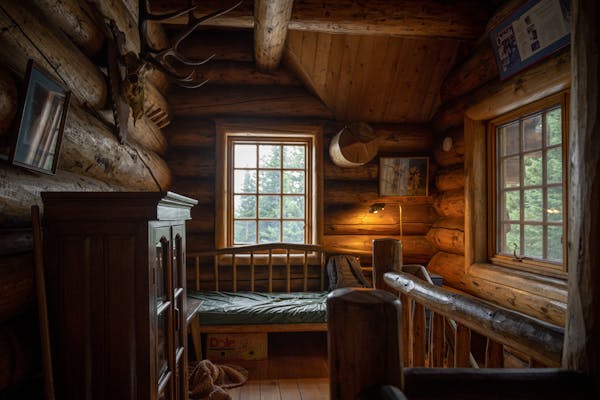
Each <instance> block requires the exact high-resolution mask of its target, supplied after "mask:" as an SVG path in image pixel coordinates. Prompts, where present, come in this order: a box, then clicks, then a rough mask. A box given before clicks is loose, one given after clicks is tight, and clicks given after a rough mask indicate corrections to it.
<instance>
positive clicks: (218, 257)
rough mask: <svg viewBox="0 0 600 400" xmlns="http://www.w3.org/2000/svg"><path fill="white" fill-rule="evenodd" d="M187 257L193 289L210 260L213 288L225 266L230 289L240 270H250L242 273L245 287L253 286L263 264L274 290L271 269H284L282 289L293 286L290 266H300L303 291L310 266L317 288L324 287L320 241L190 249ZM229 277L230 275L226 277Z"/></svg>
mask: <svg viewBox="0 0 600 400" xmlns="http://www.w3.org/2000/svg"><path fill="white" fill-rule="evenodd" d="M187 256H188V258H190V259H193V260H194V269H193V271H194V272H193V278H192V279H193V281H194V289H195V290H200V288H201V278H202V275H201V274H202V263H203V262H204V263H206V264H212V271H213V272H212V274H213V276H211V277H210V280H211V281H212V287H211V289H213V290H222V288H221V272H222V270H223V269H224V268H228V269H230V271H231V284H232V287H231V290H232V291H234V292H237V291H238V287H239V282H240V272H242V271H243V272H249V273H246V274H245V276H246V277H247V279H248V280H249V286H248V288H247V289H248V290H250V291H254V290H256V282H257V276H256V275H257V269H258V268H264V269H265V270H266V273H267V276H266V280H267V291H268V292H273V281H274V269H275V267H282V268H283V269H284V280H285V284H284V286H285V291H287V292H290V291H291V290H292V267H293V266H301V273H300V278H299V279H301V280H302V284H301V287H302V291H308V290H309V282H308V279H309V266H316V267H317V268H318V269H319V272H318V279H319V284H318V286H319V288H317V289H318V290H324V287H325V253H324V250H323V249H322V248H321V246H319V245H310V244H297V243H264V244H256V245H248V246H235V247H226V248H222V249H215V250H211V251H205V252H189V253H188V254H187ZM228 281H229V279H228Z"/></svg>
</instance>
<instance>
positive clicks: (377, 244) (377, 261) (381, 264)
mask: <svg viewBox="0 0 600 400" xmlns="http://www.w3.org/2000/svg"><path fill="white" fill-rule="evenodd" d="M401 268H402V243H401V242H400V241H399V240H396V239H391V238H385V239H374V240H373V287H374V288H375V289H382V290H386V291H388V292H390V293H394V294H398V292H397V291H395V290H393V289H392V288H390V287H389V286H388V285H387V284H386V283H385V281H384V280H383V275H384V274H385V273H386V272H388V271H399V270H400V269H401Z"/></svg>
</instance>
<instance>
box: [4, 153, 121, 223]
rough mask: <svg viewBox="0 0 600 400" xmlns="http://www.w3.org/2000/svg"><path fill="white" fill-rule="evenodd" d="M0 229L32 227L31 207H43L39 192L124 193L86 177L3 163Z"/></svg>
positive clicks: (114, 187)
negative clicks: (30, 170)
mask: <svg viewBox="0 0 600 400" xmlns="http://www.w3.org/2000/svg"><path fill="white" fill-rule="evenodd" d="M0 182H2V190H1V191H0V226H2V227H25V226H31V209H30V208H31V206H32V205H34V204H37V205H38V206H40V207H43V204H42V200H41V198H40V193H41V192H44V191H76V192H81V191H98V192H110V191H115V190H123V188H119V187H117V186H111V185H109V184H107V183H105V182H102V181H99V180H97V179H94V178H90V177H87V176H81V175H77V174H73V173H70V172H66V171H61V170H57V171H56V174H55V175H44V174H32V173H30V172H29V171H25V170H23V169H21V168H16V167H12V166H10V165H4V164H0Z"/></svg>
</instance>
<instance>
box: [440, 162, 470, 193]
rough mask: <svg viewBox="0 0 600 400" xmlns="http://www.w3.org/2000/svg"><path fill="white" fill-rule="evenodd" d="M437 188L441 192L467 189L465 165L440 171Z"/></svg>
mask: <svg viewBox="0 0 600 400" xmlns="http://www.w3.org/2000/svg"><path fill="white" fill-rule="evenodd" d="M435 186H436V187H437V189H438V190H439V191H440V192H446V191H448V190H454V189H460V188H462V187H465V169H464V167H463V165H455V166H452V167H449V168H444V169H440V170H438V173H437V174H436V176H435Z"/></svg>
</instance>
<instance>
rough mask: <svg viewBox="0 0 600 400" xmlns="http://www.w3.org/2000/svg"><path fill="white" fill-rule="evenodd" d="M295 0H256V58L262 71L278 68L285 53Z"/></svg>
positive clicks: (257, 64)
mask: <svg viewBox="0 0 600 400" xmlns="http://www.w3.org/2000/svg"><path fill="white" fill-rule="evenodd" d="M293 4H294V0H256V1H255V2H254V58H255V59H256V66H257V68H258V70H259V71H261V72H271V71H274V70H275V69H277V67H278V66H279V62H280V61H281V57H282V55H283V47H284V46H285V37H286V36H287V30H288V22H289V20H290V17H291V16H292V6H293Z"/></svg>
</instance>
